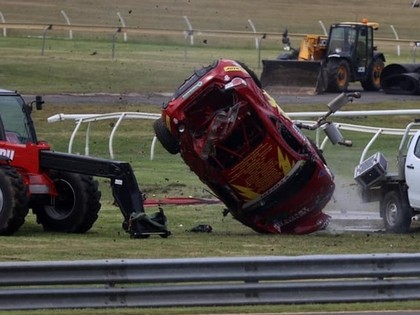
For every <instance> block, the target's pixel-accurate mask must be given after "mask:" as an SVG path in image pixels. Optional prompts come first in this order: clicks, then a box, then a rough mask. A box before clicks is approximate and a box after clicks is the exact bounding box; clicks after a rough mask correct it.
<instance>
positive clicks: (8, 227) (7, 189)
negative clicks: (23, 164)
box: [0, 166, 29, 235]
mask: <svg viewBox="0 0 420 315" xmlns="http://www.w3.org/2000/svg"><path fill="white" fill-rule="evenodd" d="M27 189H28V188H27V186H26V185H25V184H24V182H23V180H22V176H21V175H20V174H19V173H18V172H16V169H15V168H13V167H10V166H2V167H0V235H12V234H14V233H16V232H17V231H18V230H19V228H20V227H21V226H22V225H23V223H24V222H25V217H26V215H27V214H28V210H29V208H28V201H29V197H28V195H27Z"/></svg>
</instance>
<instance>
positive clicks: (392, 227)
mask: <svg viewBox="0 0 420 315" xmlns="http://www.w3.org/2000/svg"><path fill="white" fill-rule="evenodd" d="M380 208H381V214H382V218H383V221H384V225H385V229H386V231H388V232H394V233H407V232H408V231H409V230H410V224H411V217H412V211H411V208H410V207H409V205H408V204H406V203H405V202H403V200H402V198H401V196H400V194H399V193H398V192H397V191H395V190H391V191H388V192H387V193H386V194H385V196H384V198H383V199H382V200H381V204H380Z"/></svg>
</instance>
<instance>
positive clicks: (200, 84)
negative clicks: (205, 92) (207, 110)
mask: <svg viewBox="0 0 420 315" xmlns="http://www.w3.org/2000/svg"><path fill="white" fill-rule="evenodd" d="M202 85H203V82H201V81H198V82H197V83H196V84H195V85H193V86H192V88H191V89H189V90H188V91H187V92H185V93H184V95H182V98H183V99H184V100H185V99H186V98H188V97H189V96H190V95H191V94H193V93H194V91H196V90H197V89H198V88H199V87H201V86H202Z"/></svg>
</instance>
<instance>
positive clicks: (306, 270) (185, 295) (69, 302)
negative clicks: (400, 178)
mask: <svg viewBox="0 0 420 315" xmlns="http://www.w3.org/2000/svg"><path fill="white" fill-rule="evenodd" d="M419 277H420V254H362V255H317V256H297V257H274V256H268V257H266V256H263V257H241V258H227V257H220V258H191V259H145V260H117V259H112V260H90V261H55V262H3V263H0V309H2V310H22V309H50V308H92V307H96V308H101V307H102V308H105V307H169V306H221V305H249V304H253V305H255V304H287V303H294V304H296V303H297V304H299V303H340V302H368V301H370V302H372V301H402V300H416V299H420V278H419Z"/></svg>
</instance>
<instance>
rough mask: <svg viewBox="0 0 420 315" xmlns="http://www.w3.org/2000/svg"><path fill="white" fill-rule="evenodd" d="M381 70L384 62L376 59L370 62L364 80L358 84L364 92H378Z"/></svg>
mask: <svg viewBox="0 0 420 315" xmlns="http://www.w3.org/2000/svg"><path fill="white" fill-rule="evenodd" d="M383 69H384V62H383V61H382V59H379V58H378V59H376V60H374V61H373V62H372V65H371V67H370V69H369V74H368V76H367V78H366V80H364V81H361V82H360V83H361V84H362V87H363V89H364V90H365V91H379V90H380V89H381V73H382V70H383Z"/></svg>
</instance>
